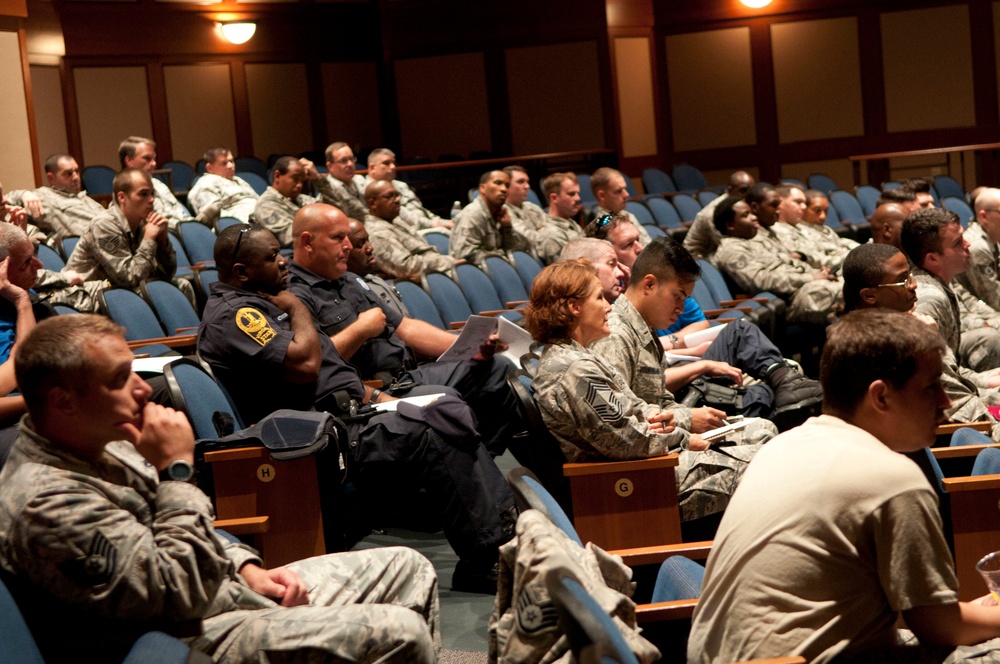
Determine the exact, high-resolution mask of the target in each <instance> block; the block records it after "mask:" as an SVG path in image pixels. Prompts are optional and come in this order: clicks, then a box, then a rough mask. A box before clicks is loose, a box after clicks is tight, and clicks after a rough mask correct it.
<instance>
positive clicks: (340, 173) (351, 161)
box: [323, 141, 368, 219]
mask: <svg viewBox="0 0 1000 664" xmlns="http://www.w3.org/2000/svg"><path fill="white" fill-rule="evenodd" d="M357 162H358V158H357V157H355V156H354V150H352V149H351V146H350V145H348V144H347V143H344V142H343V141H337V142H335V143H331V144H330V145H328V146H326V167H327V168H328V169H329V170H330V174H329V175H327V176H326V181H327V183H328V184H329V185H330V190H329V194H328V195H325V196H323V202H324V203H329V204H330V205H333V206H336V207H337V208H339V209H340V210H342V211H343V212H344V214H346V215H347V216H348V217H350V218H351V219H364V218H365V214H367V213H368V205H367V204H366V203H365V191H364V186H365V184H364V182H365V179H364V178H363V177H361V176H360V175H357V174H356V173H355V172H354V171H355V166H356V165H357Z"/></svg>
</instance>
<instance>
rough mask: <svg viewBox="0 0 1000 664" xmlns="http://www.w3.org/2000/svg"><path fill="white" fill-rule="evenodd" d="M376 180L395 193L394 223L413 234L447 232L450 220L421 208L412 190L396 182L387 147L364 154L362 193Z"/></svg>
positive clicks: (394, 160) (393, 154) (391, 156)
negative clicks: (365, 166) (396, 211)
mask: <svg viewBox="0 0 1000 664" xmlns="http://www.w3.org/2000/svg"><path fill="white" fill-rule="evenodd" d="M376 180H386V181H387V182H391V183H392V186H393V187H395V189H396V191H397V192H399V204H400V210H399V217H398V218H397V219H396V221H395V223H396V224H398V225H400V226H402V227H403V228H405V229H406V230H408V231H410V232H411V233H413V234H414V235H416V234H417V233H419V232H421V231H429V230H436V231H439V232H442V233H447V232H448V231H449V230H450V229H451V227H452V222H451V219H444V218H442V217H439V216H438V215H436V214H434V213H433V212H431V211H430V210H428V209H427V208H425V207H424V204H423V203H421V202H420V198H419V197H418V196H417V194H416V192H414V191H413V188H412V187H410V185H408V184H406V183H405V182H403V181H402V180H397V179H396V153H395V152H393V151H392V150H390V149H389V148H377V149H375V150H372V151H371V152H369V153H368V175H366V176H365V177H364V181H363V183H362V191H364V190H365V189H367V188H368V185H370V184H371V183H372V182H374V181H376ZM348 216H350V215H348Z"/></svg>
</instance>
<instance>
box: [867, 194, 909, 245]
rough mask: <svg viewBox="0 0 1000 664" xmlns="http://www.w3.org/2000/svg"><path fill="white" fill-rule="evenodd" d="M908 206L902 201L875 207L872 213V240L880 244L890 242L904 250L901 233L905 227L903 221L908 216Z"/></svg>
mask: <svg viewBox="0 0 1000 664" xmlns="http://www.w3.org/2000/svg"><path fill="white" fill-rule="evenodd" d="M907 214H908V213H907V210H906V207H904V206H903V205H901V204H900V203H883V204H882V205H879V206H878V207H877V208H875V213H874V214H872V221H871V224H872V241H873V242H876V243H878V244H890V245H892V246H894V247H896V248H897V249H900V250H902V248H903V247H902V245H901V244H900V241H899V233H900V231H901V230H902V229H903V221H904V220H905V219H906V217H907Z"/></svg>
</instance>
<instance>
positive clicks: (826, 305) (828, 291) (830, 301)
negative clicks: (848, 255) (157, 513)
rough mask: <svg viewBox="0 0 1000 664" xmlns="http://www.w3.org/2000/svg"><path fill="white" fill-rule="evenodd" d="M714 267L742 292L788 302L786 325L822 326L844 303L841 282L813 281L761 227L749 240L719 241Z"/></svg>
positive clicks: (810, 273) (803, 265)
mask: <svg viewBox="0 0 1000 664" xmlns="http://www.w3.org/2000/svg"><path fill="white" fill-rule="evenodd" d="M715 264H716V265H717V266H718V268H719V269H720V270H723V271H724V272H725V273H726V274H728V275H729V277H730V278H731V279H732V280H733V281H734V282H735V283H736V286H737V287H738V288H739V289H740V290H741V291H743V292H746V293H759V292H761V291H770V292H772V293H776V294H778V295H780V296H782V297H783V298H785V299H786V300H789V307H788V320H789V321H790V322H796V321H804V322H811V323H825V322H827V321H828V319H829V315H830V314H831V313H833V312H834V311H835V310H836V308H837V307H838V306H840V305H841V304H843V302H844V292H843V290H844V282H843V281H842V280H840V279H838V280H836V281H829V280H826V279H822V280H814V279H813V273H814V270H813V269H812V268H811V267H810V266H809V265H808V264H806V263H804V262H802V261H800V260H796V259H794V258H791V257H789V256H788V251H787V250H785V249H784V247H783V246H782V244H781V241H780V240H779V239H778V238H777V237H776V236H775V235H774V234H773V233H772V232H770V229H766V228H763V227H762V228H761V229H760V230H759V231H758V232H757V236H756V237H754V238H753V239H752V240H745V239H743V238H737V237H730V236H726V237H724V238H722V242H721V244H720V245H719V250H718V252H716V254H715Z"/></svg>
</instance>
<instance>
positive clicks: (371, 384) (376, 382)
mask: <svg viewBox="0 0 1000 664" xmlns="http://www.w3.org/2000/svg"><path fill="white" fill-rule="evenodd" d="M361 382H362V383H364V384H365V387H375V388H379V389H381V387H382V381H380V380H363V381H361Z"/></svg>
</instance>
